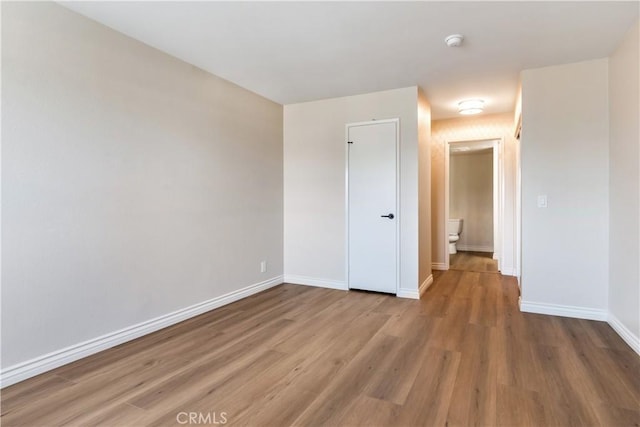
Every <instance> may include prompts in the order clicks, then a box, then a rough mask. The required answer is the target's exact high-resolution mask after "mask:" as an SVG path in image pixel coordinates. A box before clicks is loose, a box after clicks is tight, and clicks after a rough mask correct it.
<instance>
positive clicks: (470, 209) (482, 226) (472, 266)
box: [442, 138, 504, 272]
mask: <svg viewBox="0 0 640 427" xmlns="http://www.w3.org/2000/svg"><path fill="white" fill-rule="evenodd" d="M503 150H504V144H503V139H502V138H498V139H483V140H472V141H449V142H447V144H445V165H444V166H445V171H444V172H445V174H444V175H445V194H444V202H445V203H444V208H445V216H444V221H445V224H444V227H443V228H442V229H443V230H444V236H443V242H444V245H445V246H446V247H445V254H448V256H445V269H449V268H454V269H463V270H471V271H483V272H491V271H493V272H498V271H500V269H501V266H502V265H503V255H504V251H503V248H504V232H503V231H504V230H503V221H504V155H503Z"/></svg>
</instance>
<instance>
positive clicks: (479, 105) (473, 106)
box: [458, 99, 484, 116]
mask: <svg viewBox="0 0 640 427" xmlns="http://www.w3.org/2000/svg"><path fill="white" fill-rule="evenodd" d="M483 110H484V101H483V100H482V99H468V100H466V101H460V102H458V113H460V114H462V115H465V116H468V115H470V114H479V113H482V111H483Z"/></svg>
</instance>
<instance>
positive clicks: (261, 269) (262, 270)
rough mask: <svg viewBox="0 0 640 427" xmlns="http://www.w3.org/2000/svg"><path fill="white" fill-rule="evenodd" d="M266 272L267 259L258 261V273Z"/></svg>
mask: <svg viewBox="0 0 640 427" xmlns="http://www.w3.org/2000/svg"><path fill="white" fill-rule="evenodd" d="M266 272H267V261H260V273H266Z"/></svg>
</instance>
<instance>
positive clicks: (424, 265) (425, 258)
mask: <svg viewBox="0 0 640 427" xmlns="http://www.w3.org/2000/svg"><path fill="white" fill-rule="evenodd" d="M418 210H419V213H418V215H419V219H418V230H419V233H418V234H419V237H418V240H419V241H418V247H419V248H418V258H419V274H418V279H419V280H418V281H419V283H420V284H421V285H422V284H423V283H425V281H428V280H430V276H431V107H430V106H429V102H428V101H427V99H426V97H425V95H424V93H423V92H422V91H419V92H418ZM431 279H432V277H431ZM423 290H424V288H423Z"/></svg>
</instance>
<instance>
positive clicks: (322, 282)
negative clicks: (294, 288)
mask: <svg viewBox="0 0 640 427" xmlns="http://www.w3.org/2000/svg"><path fill="white" fill-rule="evenodd" d="M284 282H285V283H292V284H294V285H306V286H316V287H319V288H329V289H338V290H340V291H348V290H349V288H348V287H347V284H346V283H345V282H343V281H339V280H328V279H318V278H316V277H308V276H297V275H295V274H285V276H284Z"/></svg>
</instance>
